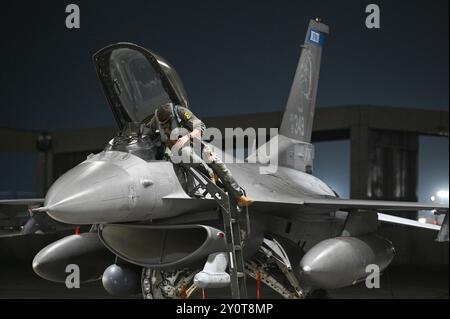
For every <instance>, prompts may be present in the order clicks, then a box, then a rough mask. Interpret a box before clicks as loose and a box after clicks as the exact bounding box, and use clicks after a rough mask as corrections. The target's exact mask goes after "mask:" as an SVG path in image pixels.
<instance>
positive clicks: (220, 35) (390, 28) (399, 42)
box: [0, 0, 449, 130]
mask: <svg viewBox="0 0 450 319" xmlns="http://www.w3.org/2000/svg"><path fill="white" fill-rule="evenodd" d="M371 2H374V3H377V4H378V5H379V6H380V8H381V29H380V30H369V29H366V28H365V24H364V21H365V17H366V13H365V7H366V5H367V4H369V3H371ZM69 3H71V2H65V1H48V0H46V1H32V2H31V1H30V2H17V1H6V2H2V9H1V13H0V14H1V19H0V35H1V39H2V50H1V53H0V54H1V61H2V70H1V74H0V83H1V86H0V95H1V97H2V102H1V110H2V115H1V117H0V127H19V128H31V129H49V130H52V129H65V128H79V127H80V128H81V127H96V126H105V125H112V124H113V123H114V119H113V117H112V115H111V114H110V112H109V107H108V105H107V102H106V100H105V98H104V96H103V92H102V91H101V88H100V85H99V83H98V81H97V78H96V74H95V72H94V67H93V64H92V58H91V56H92V54H93V53H94V52H95V51H96V50H98V49H100V48H102V47H104V46H106V45H108V44H111V43H114V42H118V41H129V42H135V43H137V44H140V45H142V46H144V47H147V48H149V49H151V50H154V51H156V52H159V53H160V54H161V55H162V56H164V57H166V58H167V59H168V60H169V61H171V63H172V64H173V65H174V66H175V68H176V69H177V70H178V73H179V74H180V75H181V77H182V79H183V81H184V83H185V86H186V88H187V91H188V94H189V97H190V102H191V106H192V108H193V110H194V111H195V112H196V113H198V114H199V115H221V114H239V113H252V112H264V111H274V110H282V109H283V108H284V105H285V103H286V100H287V95H288V92H289V88H290V84H291V81H292V77H293V74H294V71H295V67H296V65H297V61H298V57H299V53H300V45H301V44H302V43H303V40H304V37H305V31H306V28H307V24H308V19H309V18H313V17H316V16H319V17H321V18H322V19H323V20H324V22H326V23H328V24H329V25H330V28H331V35H330V37H329V38H328V39H327V43H326V46H325V50H324V56H323V64H322V70H321V80H320V86H319V96H318V106H319V107H320V106H332V105H342V104H355V103H362V104H374V105H392V106H408V107H421V108H440V109H448V84H449V83H448V54H449V46H448V37H449V35H448V0H433V1H392V0H390V1H339V2H338V1H326V0H314V1H312V0H309V1H267V2H264V1H236V2H233V1H220V2H219V1H148V0H147V1H121V2H113V1H73V3H76V4H78V5H79V6H80V9H81V29H79V30H68V29H66V27H65V18H66V15H67V14H66V13H65V7H66V5H67V4H69Z"/></svg>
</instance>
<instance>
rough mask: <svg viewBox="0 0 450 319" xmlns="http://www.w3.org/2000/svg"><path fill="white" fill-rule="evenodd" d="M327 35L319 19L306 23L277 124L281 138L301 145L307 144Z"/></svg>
mask: <svg viewBox="0 0 450 319" xmlns="http://www.w3.org/2000/svg"><path fill="white" fill-rule="evenodd" d="M328 33H329V28H328V26H327V25H325V24H323V23H321V22H320V20H319V19H316V20H311V21H310V23H309V27H308V32H307V34H306V39H305V44H304V45H303V50H302V53H301V56H300V61H299V63H298V66H297V71H296V72H295V76H294V82H293V83H292V88H291V92H290V94H289V98H288V102H287V105H286V111H285V113H284V115H283V121H282V122H281V128H280V134H281V135H284V136H286V137H289V138H292V139H294V140H298V141H302V142H307V143H309V142H310V141H311V133H312V126H313V120H314V109H315V104H316V96H317V85H318V82H319V71H320V60H321V56H322V47H323V45H324V40H325V35H326V34H328Z"/></svg>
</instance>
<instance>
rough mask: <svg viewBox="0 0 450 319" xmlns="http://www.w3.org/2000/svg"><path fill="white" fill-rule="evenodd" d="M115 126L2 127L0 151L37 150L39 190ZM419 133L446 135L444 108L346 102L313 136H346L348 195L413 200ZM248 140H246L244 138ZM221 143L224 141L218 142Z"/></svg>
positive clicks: (209, 121)
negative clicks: (47, 128) (423, 108)
mask: <svg viewBox="0 0 450 319" xmlns="http://www.w3.org/2000/svg"><path fill="white" fill-rule="evenodd" d="M281 117H282V112H267V113H256V114H244V115H227V116H217V117H208V118H204V122H205V123H206V125H207V126H208V127H216V128H218V129H220V130H221V131H222V132H224V130H225V128H235V127H241V128H243V129H245V128H248V127H253V128H267V132H268V129H270V128H273V127H277V128H278V127H279V125H280V123H281ZM116 132H117V128H116V127H101V128H89V129H78V130H63V131H54V132H39V131H28V130H18V129H9V128H7V129H5V128H0V134H1V136H2V137H3V138H2V139H1V140H0V152H36V153H37V154H38V164H37V165H38V167H37V170H36V171H37V174H38V176H37V183H38V185H37V190H38V194H37V195H38V196H44V194H45V193H46V190H47V189H48V188H49V187H50V185H51V184H52V182H53V181H54V180H56V178H58V177H59V176H60V175H62V174H63V173H64V172H66V171H67V170H69V169H70V168H72V167H73V166H75V165H77V164H78V163H80V162H82V161H83V160H84V159H85V158H86V156H87V155H89V154H90V153H96V152H99V151H101V150H102V149H103V148H104V147H105V145H106V143H107V142H108V141H109V140H110V139H111V138H112V137H113V136H114V135H115V134H116ZM420 135H432V136H444V137H448V136H449V114H448V111H441V110H422V109H415V108H399V107H384V106H371V105H350V106H338V107H322V108H317V109H316V114H315V119H314V127H313V136H312V141H313V142H323V141H334V140H350V145H351V154H350V158H351V163H350V167H351V170H350V179H351V180H350V194H351V195H350V196H351V198H354V199H383V200H401V201H417V179H418V147H419V136H420ZM247 143H248V142H247ZM222 144H223V145H225V143H222Z"/></svg>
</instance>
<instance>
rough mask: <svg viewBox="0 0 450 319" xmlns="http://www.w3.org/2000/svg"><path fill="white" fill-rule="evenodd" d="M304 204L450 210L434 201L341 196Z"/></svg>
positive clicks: (377, 208)
mask: <svg viewBox="0 0 450 319" xmlns="http://www.w3.org/2000/svg"><path fill="white" fill-rule="evenodd" d="M304 205H306V206H310V207H317V208H335V209H340V210H344V211H347V210H352V211H353V210H368V211H377V212H380V211H415V210H436V211H438V212H448V205H442V204H434V203H414V202H397V201H382V200H359V199H341V198H320V199H307V200H304Z"/></svg>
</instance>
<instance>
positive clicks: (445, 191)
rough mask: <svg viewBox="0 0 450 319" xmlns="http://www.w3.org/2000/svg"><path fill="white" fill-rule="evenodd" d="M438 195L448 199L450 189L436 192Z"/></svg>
mask: <svg viewBox="0 0 450 319" xmlns="http://www.w3.org/2000/svg"><path fill="white" fill-rule="evenodd" d="M436 195H437V197H439V198H440V199H448V191H447V190H440V191H439V192H437V193H436Z"/></svg>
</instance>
